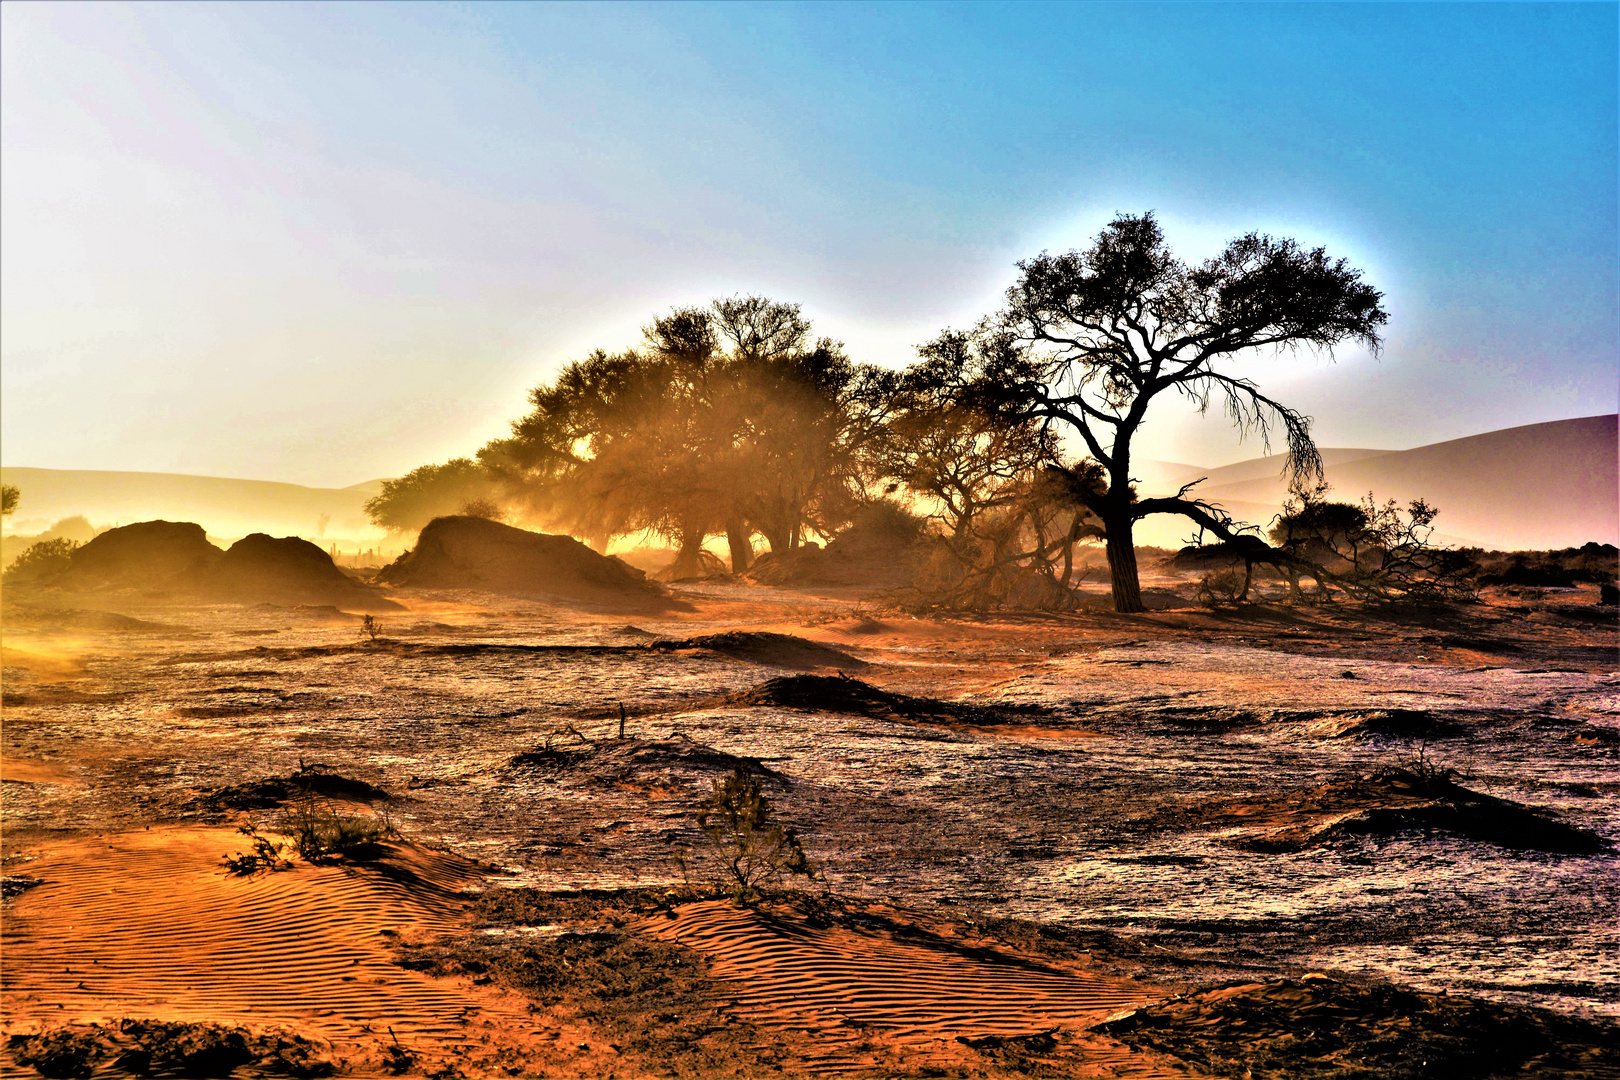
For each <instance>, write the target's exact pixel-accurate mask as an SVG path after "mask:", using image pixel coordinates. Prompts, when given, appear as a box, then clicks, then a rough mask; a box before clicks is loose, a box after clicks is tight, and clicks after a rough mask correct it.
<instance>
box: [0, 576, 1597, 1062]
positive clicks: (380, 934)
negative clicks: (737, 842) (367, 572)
mask: <svg viewBox="0 0 1620 1080" xmlns="http://www.w3.org/2000/svg"><path fill="white" fill-rule="evenodd" d="M1149 584H1151V585H1155V586H1157V587H1158V588H1160V589H1163V590H1165V591H1166V592H1170V591H1173V590H1174V589H1175V588H1177V587H1178V582H1176V581H1174V580H1164V581H1156V582H1149ZM1179 584H1180V585H1185V583H1184V582H1182V583H1179ZM375 595H376V596H378V597H380V598H383V599H384V600H385V601H386V603H382V604H378V605H374V606H373V610H374V611H377V612H380V614H376V615H375V616H374V617H375V620H376V621H374V622H373V623H371V624H370V625H369V627H368V626H366V625H365V624H363V622H362V619H363V615H362V614H361V613H360V608H361V607H363V606H364V605H356V604H353V603H350V604H347V605H344V604H318V603H317V604H309V603H292V602H286V603H269V602H260V603H243V602H236V603H227V602H215V601H212V600H208V599H206V598H203V599H199V598H198V596H196V595H182V594H171V593H153V592H151V591H150V590H142V589H141V588H138V587H122V588H118V589H113V590H107V589H103V590H101V591H98V592H94V593H85V594H76V593H72V592H64V591H60V590H36V591H32V592H31V591H28V590H24V589H17V588H13V589H9V590H8V591H7V595H6V597H5V604H6V608H5V644H4V648H5V653H4V726H3V746H0V748H3V755H4V757H3V769H0V775H3V780H4V784H3V798H4V804H3V810H4V826H5V828H4V844H3V861H4V867H3V869H4V874H5V901H4V958H3V992H4V1036H5V1040H4V1044H3V1047H0V1055H3V1067H4V1070H5V1073H6V1075H34V1074H36V1073H37V1074H43V1075H47V1076H89V1075H106V1076H114V1075H129V1074H142V1075H236V1076H250V1075H282V1076H285V1075H292V1076H319V1075H334V1074H335V1075H352V1076H371V1075H400V1074H409V1075H429V1076H468V1077H489V1076H556V1077H597V1076H611V1077H621V1078H629V1077H652V1076H733V1075H735V1076H778V1075H786V1076H809V1075H817V1076H819V1075H845V1076H868V1075H871V1076H990V1077H999V1076H1015V1075H1017V1076H1023V1075H1029V1076H1049V1077H1059V1076H1066V1077H1107V1076H1128V1077H1199V1076H1238V1077H1241V1076H1255V1077H1260V1076H1299V1077H1328V1076H1334V1077H1350V1076H1357V1077H1375V1076H1376V1077H1393V1076H1412V1077H1418V1076H1424V1077H1429V1076H1433V1077H1472V1076H1479V1077H1486V1076H1525V1077H1531V1076H1536V1077H1540V1076H1590V1077H1597V1076H1616V1075H1620V1050H1617V1047H1620V1026H1617V1021H1620V938H1617V936H1616V935H1617V930H1616V926H1617V917H1620V857H1617V855H1616V853H1615V846H1614V845H1615V842H1616V841H1617V840H1620V778H1617V772H1616V764H1617V760H1620V674H1617V663H1616V661H1617V658H1620V651H1617V650H1620V629H1617V623H1616V619H1615V618H1614V614H1613V612H1614V609H1613V608H1612V607H1611V608H1606V609H1605V608H1599V607H1598V605H1597V589H1596V587H1595V586H1579V587H1576V588H1572V589H1547V590H1516V589H1500V588H1498V589H1487V590H1485V591H1484V592H1483V594H1482V597H1481V602H1480V603H1477V604H1458V605H1450V606H1446V607H1443V608H1423V609H1403V608H1399V607H1386V608H1376V609H1375V608H1371V607H1365V606H1358V605H1350V604H1343V603H1340V604H1330V605H1321V606H1309V605H1301V606H1286V605H1280V604H1268V605H1254V606H1246V607H1239V608H1235V609H1226V610H1221V611H1206V610H1203V609H1200V608H1196V607H1193V606H1191V605H1186V606H1181V607H1172V608H1169V609H1167V610H1161V611H1153V612H1149V613H1147V614H1142V615H1119V614H1114V613H1112V612H1110V611H1106V610H1104V609H1103V605H1102V604H1100V603H1099V604H1098V605H1097V608H1096V609H1095V610H1089V609H1088V610H1084V611H1080V612H1076V613H1069V614H1036V613H1030V614H996V613H990V614H983V615H970V614H954V615H949V614H937V613H935V614H927V613H917V612H914V611H912V612H908V611H907V610H905V609H904V608H903V607H901V606H897V605H894V604H889V603H886V602H885V601H884V600H883V598H882V597H881V596H880V597H877V598H873V597H872V596H871V595H870V594H869V593H867V592H863V591H862V590H858V589H847V588H846V589H839V588H823V589H813V588H808V587H806V588H801V589H790V588H771V587H766V586H761V585H757V584H751V583H748V582H742V581H735V580H730V579H718V580H713V581H705V582H685V583H676V584H673V585H671V586H668V587H667V588H666V589H664V590H663V591H661V592H655V591H652V590H648V591H647V592H645V593H643V594H636V595H630V594H625V595H623V596H619V597H617V598H615V597H613V596H610V595H607V594H605V593H601V592H600V591H599V592H597V593H590V594H588V595H587V594H586V593H580V594H578V595H573V596H559V595H543V594H540V593H530V594H527V595H513V594H512V593H511V592H509V591H490V590H480V589H470V588H459V589H458V588H432V587H426V586H423V585H420V584H416V585H412V584H395V585H392V586H383V587H381V588H380V590H377V591H375ZM739 770H740V772H741V774H744V775H752V776H754V777H756V778H757V779H758V782H759V783H760V785H761V787H762V790H763V791H764V792H765V793H766V794H767V795H768V797H769V799H770V801H771V807H772V811H773V813H774V815H775V817H776V819H777V820H779V821H781V822H783V823H785V824H788V825H791V826H792V827H793V828H794V829H795V830H796V833H797V835H798V837H799V838H800V839H801V840H802V843H803V849H804V851H805V853H806V854H807V856H808V858H809V860H810V862H811V863H812V864H813V867H814V871H815V872H814V875H813V877H810V878H805V877H802V876H795V877H789V878H787V879H784V880H783V881H781V882H780V883H776V884H773V885H772V886H771V887H769V888H767V889H765V890H764V893H763V895H762V896H761V897H759V898H758V899H757V900H754V901H753V902H751V903H748V904H740V903H738V902H736V901H734V900H733V899H732V898H731V897H730V896H728V895H727V894H726V890H725V889H724V888H722V887H721V886H720V884H719V883H718V881H717V879H716V878H715V863H714V860H713V859H712V858H708V857H706V852H707V851H708V847H707V846H706V845H709V844H710V840H709V837H708V835H707V834H706V833H705V832H704V830H703V829H701V828H700V827H699V823H698V819H697V815H698V813H699V812H700V809H701V807H702V805H703V804H704V802H705V800H707V799H709V798H710V796H711V793H712V791H713V785H714V783H715V781H716V780H717V779H719V778H722V777H724V776H726V775H729V774H731V773H733V772H735V771H739ZM317 801H318V803H319V805H320V807H321V808H322V810H323V811H324V810H326V809H332V810H334V811H336V812H341V813H344V814H349V815H354V816H358V817H365V818H367V819H369V820H379V821H380V820H382V818H380V817H376V816H375V815H385V816H386V819H387V823H388V824H389V825H390V826H391V828H392V834H391V836H389V837H384V838H382V839H380V840H378V841H377V842H375V843H370V844H367V845H364V846H363V847H362V848H356V849H355V850H353V851H351V852H349V853H348V854H346V855H342V856H337V857H330V858H321V859H305V858H300V857H297V856H296V855H292V854H291V853H290V852H283V854H282V856H281V857H279V858H276V859H272V860H271V862H270V864H269V865H268V866H266V867H261V868H259V869H257V870H256V872H248V873H233V872H230V870H229V869H228V867H227V866H226V860H227V857H233V856H239V855H240V854H242V853H244V852H247V851H249V850H250V848H251V845H252V843H253V841H254V839H255V838H256V837H264V838H268V839H269V840H270V841H271V842H273V843H274V842H280V841H279V837H280V834H279V833H278V829H285V828H286V821H287V815H288V814H289V813H292V812H293V810H294V809H296V807H297V806H299V805H303V806H306V807H307V806H310V805H314V804H315V803H316V802H317Z"/></svg>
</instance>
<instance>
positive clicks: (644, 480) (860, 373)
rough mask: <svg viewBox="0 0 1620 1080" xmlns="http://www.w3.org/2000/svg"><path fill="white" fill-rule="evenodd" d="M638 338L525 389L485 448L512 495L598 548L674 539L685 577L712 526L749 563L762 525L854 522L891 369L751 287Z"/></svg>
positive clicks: (783, 531)
mask: <svg viewBox="0 0 1620 1080" xmlns="http://www.w3.org/2000/svg"><path fill="white" fill-rule="evenodd" d="M643 339H644V340H643V344H642V346H641V347H640V348H637V349H630V350H626V351H624V352H622V353H618V354H609V353H607V352H605V351H600V350H599V351H597V352H595V353H592V354H591V355H590V356H589V357H587V358H586V359H585V360H582V361H578V362H576V363H573V364H570V365H568V366H567V367H565V368H564V369H563V370H562V371H561V372H560V373H559V374H558V376H557V378H556V379H555V380H554V381H553V382H552V383H550V384H546V385H541V386H538V387H536V388H535V389H534V390H533V391H532V392H531V393H530V396H529V398H530V404H531V406H532V408H531V410H530V412H529V413H528V415H526V416H524V417H523V418H522V419H520V420H518V421H517V422H516V423H514V424H513V425H512V434H511V436H509V437H508V438H505V439H500V440H496V441H495V442H492V443H490V444H489V445H487V446H486V447H484V449H483V450H481V451H480V452H479V461H480V462H481V463H482V464H483V465H484V466H485V468H486V469H488V470H489V472H490V473H491V475H493V476H496V477H498V478H499V479H500V481H501V482H502V484H503V486H504V488H505V490H506V492H507V494H508V496H509V497H510V498H512V499H513V500H515V501H516V502H518V503H520V504H521V505H522V506H523V507H524V508H525V509H526V510H527V511H528V512H529V513H530V514H532V515H533V516H535V517H536V518H538V519H540V520H542V521H544V522H546V523H547V524H549V525H550V526H551V527H554V528H561V529H565V530H567V531H569V532H572V533H574V534H576V535H582V536H585V537H588V538H590V539H591V540H592V542H593V543H595V544H596V545H597V546H598V547H601V546H603V545H605V544H606V542H607V540H608V539H609V538H611V537H613V536H620V535H626V534H631V533H636V532H640V531H643V530H651V531H653V532H656V533H658V534H660V535H663V536H665V537H668V538H669V539H671V540H672V541H674V542H675V543H676V544H678V545H679V548H680V555H679V557H678V559H677V564H676V571H675V572H676V573H677V575H680V574H681V568H682V567H686V568H689V569H690V570H691V571H693V572H695V571H696V570H697V568H698V566H699V560H700V558H701V550H702V544H703V542H704V540H705V538H707V537H709V536H712V535H715V534H721V535H724V536H726V537H727V538H728V541H729V543H730V547H731V556H732V568H733V570H736V571H740V570H743V569H746V568H747V566H748V564H749V562H750V561H751V558H752V537H753V535H754V534H755V533H758V534H762V535H763V536H764V537H765V538H766V541H767V543H768V544H769V545H770V547H771V550H773V551H777V552H782V551H788V550H792V549H793V548H795V547H796V546H797V545H798V544H799V543H800V541H801V539H802V538H803V535H804V532H805V530H806V529H815V530H817V531H819V532H822V533H823V534H830V533H831V532H835V531H836V530H837V529H838V528H840V527H841V526H842V525H843V524H844V523H845V522H847V521H848V520H849V517H850V515H851V513H852V512H853V510H854V508H855V507H856V506H858V505H859V504H860V503H861V501H862V500H863V498H864V496H865V491H866V487H867V485H866V483H865V482H864V470H865V467H866V464H867V460H868V457H869V447H870V445H871V444H872V443H874V442H875V440H876V438H877V435H878V433H879V431H880V429H881V421H880V418H879V413H880V412H881V410H882V408H883V407H884V405H885V404H886V402H887V400H888V397H889V393H890V391H891V390H892V382H893V376H892V375H891V374H890V373H887V372H882V371H880V370H879V369H875V368H870V367H866V366H863V365H857V364H854V363H852V362H851V361H850V360H849V358H848V357H847V356H846V355H845V354H844V352H843V348H842V346H841V345H839V344H838V343H837V342H834V341H830V340H827V339H818V340H812V339H811V337H810V325H809V323H808V322H806V321H805V320H804V318H803V317H802V315H801V314H800V309H799V307H798V305H796V304H784V303H780V302H777V301H772V300H768V299H766V298H763V297H758V296H745V297H732V298H729V299H724V300H717V301H715V302H713V303H712V304H710V305H709V306H708V307H691V308H676V309H674V310H672V311H671V312H669V313H668V314H667V315H664V316H662V317H660V318H658V319H655V320H654V321H653V322H652V323H651V324H650V325H648V326H647V327H646V328H645V329H644V330H643Z"/></svg>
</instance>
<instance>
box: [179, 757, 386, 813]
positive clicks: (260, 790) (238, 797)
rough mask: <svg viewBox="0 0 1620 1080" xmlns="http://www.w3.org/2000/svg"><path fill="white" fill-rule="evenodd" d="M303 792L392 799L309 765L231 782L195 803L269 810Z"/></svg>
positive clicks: (378, 790) (222, 808)
mask: <svg viewBox="0 0 1620 1080" xmlns="http://www.w3.org/2000/svg"><path fill="white" fill-rule="evenodd" d="M305 795H320V796H324V797H326V798H329V799H344V800H347V801H349V802H365V803H374V802H392V801H393V798H394V797H393V796H392V795H390V794H389V793H388V792H386V791H384V790H383V789H382V788H380V787H374V786H373V785H371V784H368V783H366V782H365V781H364V780H355V779H353V778H352V777H348V776H340V775H339V774H337V773H335V772H328V771H327V770H326V768H325V767H324V766H321V765H310V766H306V767H304V768H302V769H300V770H299V771H298V772H295V773H293V774H292V775H291V776H267V777H265V778H264V779H263V780H255V781H253V782H252V783H248V784H233V785H231V786H230V787H224V788H220V789H218V790H217V791H213V792H210V793H209V794H207V795H203V796H201V797H200V798H198V799H197V800H196V804H197V805H198V806H200V807H203V808H205V809H209V810H216V811H227V810H269V809H271V808H273V807H277V806H281V805H283V804H284V803H287V802H290V801H292V800H293V799H297V798H300V797H301V796H305Z"/></svg>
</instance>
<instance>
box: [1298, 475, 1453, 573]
mask: <svg viewBox="0 0 1620 1080" xmlns="http://www.w3.org/2000/svg"><path fill="white" fill-rule="evenodd" d="M1326 492H1327V485H1326V484H1319V485H1317V486H1316V487H1315V488H1314V489H1311V490H1296V491H1295V492H1294V494H1293V496H1291V497H1290V499H1289V501H1288V502H1287V503H1286V504H1285V505H1284V507H1283V513H1282V514H1280V515H1278V518H1277V520H1276V521H1275V522H1274V523H1273V525H1272V527H1271V541H1272V543H1273V544H1274V545H1276V549H1275V555H1274V556H1273V557H1271V558H1268V560H1267V561H1271V562H1273V563H1275V564H1276V565H1278V566H1279V567H1281V568H1282V569H1283V570H1284V572H1285V573H1286V574H1287V576H1288V579H1289V593H1290V595H1291V596H1292V597H1293V598H1294V599H1296V600H1298V599H1302V598H1303V593H1302V592H1301V591H1300V588H1299V579H1300V576H1301V575H1302V574H1303V575H1305V576H1309V577H1311V578H1314V579H1315V580H1316V582H1317V584H1318V586H1319V588H1318V598H1319V599H1322V600H1326V599H1329V598H1330V597H1331V594H1332V592H1333V591H1334V590H1338V591H1339V592H1341V593H1343V594H1344V595H1345V596H1348V597H1351V598H1352V599H1357V600H1385V601H1388V600H1409V601H1419V600H1436V599H1465V600H1466V599H1474V598H1475V597H1476V596H1477V594H1478V587H1479V586H1478V581H1477V580H1476V577H1477V573H1478V566H1477V563H1476V561H1475V558H1474V556H1473V554H1472V553H1470V552H1468V551H1465V550H1462V549H1459V548H1447V547H1442V546H1440V545H1438V544H1436V543H1434V541H1433V536H1434V520H1435V518H1436V517H1438V516H1439V514H1440V511H1439V510H1437V509H1435V508H1434V507H1432V506H1430V505H1429V504H1428V503H1426V502H1424V501H1423V500H1422V499H1414V500H1412V502H1411V503H1409V504H1408V505H1407V506H1406V507H1405V508H1404V509H1403V508H1402V507H1400V506H1398V505H1397V504H1396V502H1395V500H1393V499H1391V500H1389V501H1388V502H1385V503H1379V502H1378V501H1377V500H1375V499H1374V498H1373V496H1372V493H1371V492H1368V493H1367V495H1366V497H1365V498H1363V499H1362V500H1361V504H1360V505H1359V506H1355V505H1351V504H1349V503H1334V502H1328V501H1327V500H1326V498H1325V494H1326Z"/></svg>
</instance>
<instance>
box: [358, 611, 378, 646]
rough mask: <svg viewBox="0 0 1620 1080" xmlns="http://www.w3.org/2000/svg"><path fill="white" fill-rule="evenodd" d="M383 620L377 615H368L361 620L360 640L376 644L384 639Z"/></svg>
mask: <svg viewBox="0 0 1620 1080" xmlns="http://www.w3.org/2000/svg"><path fill="white" fill-rule="evenodd" d="M382 630H383V624H382V620H381V619H379V618H377V617H376V616H375V615H366V616H364V617H363V618H361V620H360V640H361V641H362V642H375V641H377V640H378V639H379V638H381V637H382Z"/></svg>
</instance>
